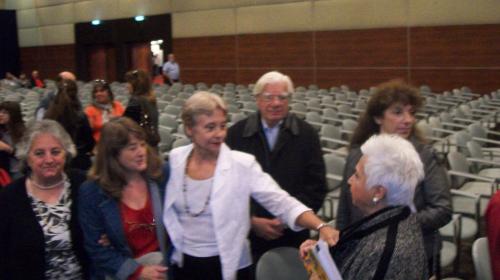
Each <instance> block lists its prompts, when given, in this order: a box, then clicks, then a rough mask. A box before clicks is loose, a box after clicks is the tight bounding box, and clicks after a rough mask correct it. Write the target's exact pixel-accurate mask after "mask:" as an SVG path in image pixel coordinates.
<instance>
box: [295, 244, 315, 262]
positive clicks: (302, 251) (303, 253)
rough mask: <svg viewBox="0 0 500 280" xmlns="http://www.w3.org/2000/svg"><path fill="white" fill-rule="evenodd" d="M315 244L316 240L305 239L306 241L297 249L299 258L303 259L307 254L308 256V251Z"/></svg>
mask: <svg viewBox="0 0 500 280" xmlns="http://www.w3.org/2000/svg"><path fill="white" fill-rule="evenodd" d="M316 242H317V241H316V240H312V239H307V240H306V241H304V242H302V244H300V248H299V251H300V257H301V258H303V259H304V258H305V257H306V256H307V254H309V251H310V250H311V249H312V248H313V247H314V245H316Z"/></svg>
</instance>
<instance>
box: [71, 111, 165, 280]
mask: <svg viewBox="0 0 500 280" xmlns="http://www.w3.org/2000/svg"><path fill="white" fill-rule="evenodd" d="M167 173H168V170H163V169H162V162H161V159H160V158H159V157H158V156H157V155H156V153H154V152H153V150H152V149H151V147H149V146H148V144H147V143H146V139H145V134H144V131H143V130H142V129H141V127H139V125H137V124H136V123H135V122H134V121H132V120H131V119H129V118H125V117H120V118H116V119H113V120H110V121H109V122H108V123H106V124H105V125H104V127H103V129H102V131H101V138H100V141H99V143H98V145H97V155H96V159H95V162H94V164H93V166H92V168H91V170H90V173H89V181H87V182H85V183H84V184H83V185H82V188H81V190H80V199H79V218H80V224H81V227H82V230H83V233H84V244H85V249H86V251H87V253H88V255H89V257H90V259H91V262H92V271H91V276H92V277H93V279H104V278H105V277H106V276H108V277H113V279H129V280H130V279H165V278H166V270H167V267H166V264H165V262H164V260H163V256H165V254H166V251H167V238H166V232H165V228H164V226H163V223H162V218H161V216H162V206H161V205H162V199H161V195H160V194H161V193H162V192H161V191H160V189H159V186H164V184H165V181H164V178H167V177H168V174H167ZM108 243H109V244H108Z"/></svg>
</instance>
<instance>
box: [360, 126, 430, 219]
mask: <svg viewBox="0 0 500 280" xmlns="http://www.w3.org/2000/svg"><path fill="white" fill-rule="evenodd" d="M361 152H362V153H363V155H364V156H366V162H365V170H364V172H365V174H366V188H367V189H370V188H373V187H375V186H383V187H385V189H386V190H387V193H386V197H385V200H386V203H387V205H408V206H410V208H411V209H412V210H413V211H415V207H414V205H413V196H414V194H415V188H416V186H417V184H418V183H419V182H420V181H421V180H422V179H423V178H424V167H423V164H422V161H421V159H420V156H419V155H418V153H417V151H416V150H415V147H414V146H413V145H412V144H411V143H410V142H409V141H407V140H406V139H404V138H402V137H400V136H398V135H391V134H379V135H374V136H372V137H370V138H369V139H368V140H367V141H366V142H365V143H364V144H363V145H362V146H361Z"/></svg>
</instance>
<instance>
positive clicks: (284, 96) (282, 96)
mask: <svg viewBox="0 0 500 280" xmlns="http://www.w3.org/2000/svg"><path fill="white" fill-rule="evenodd" d="M259 96H260V97H261V98H262V100H264V101H265V102H271V101H273V100H275V99H277V100H278V101H287V100H288V98H290V95H289V94H288V93H282V94H271V93H268V92H264V93H261V94H259Z"/></svg>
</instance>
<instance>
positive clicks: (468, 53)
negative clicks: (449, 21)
mask: <svg viewBox="0 0 500 280" xmlns="http://www.w3.org/2000/svg"><path fill="white" fill-rule="evenodd" d="M410 32H411V35H410V36H411V37H410V38H411V40H410V42H411V43H410V54H411V66H412V67H500V25H499V24H495V25H469V26H435V27H414V28H411V31H410Z"/></svg>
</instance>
